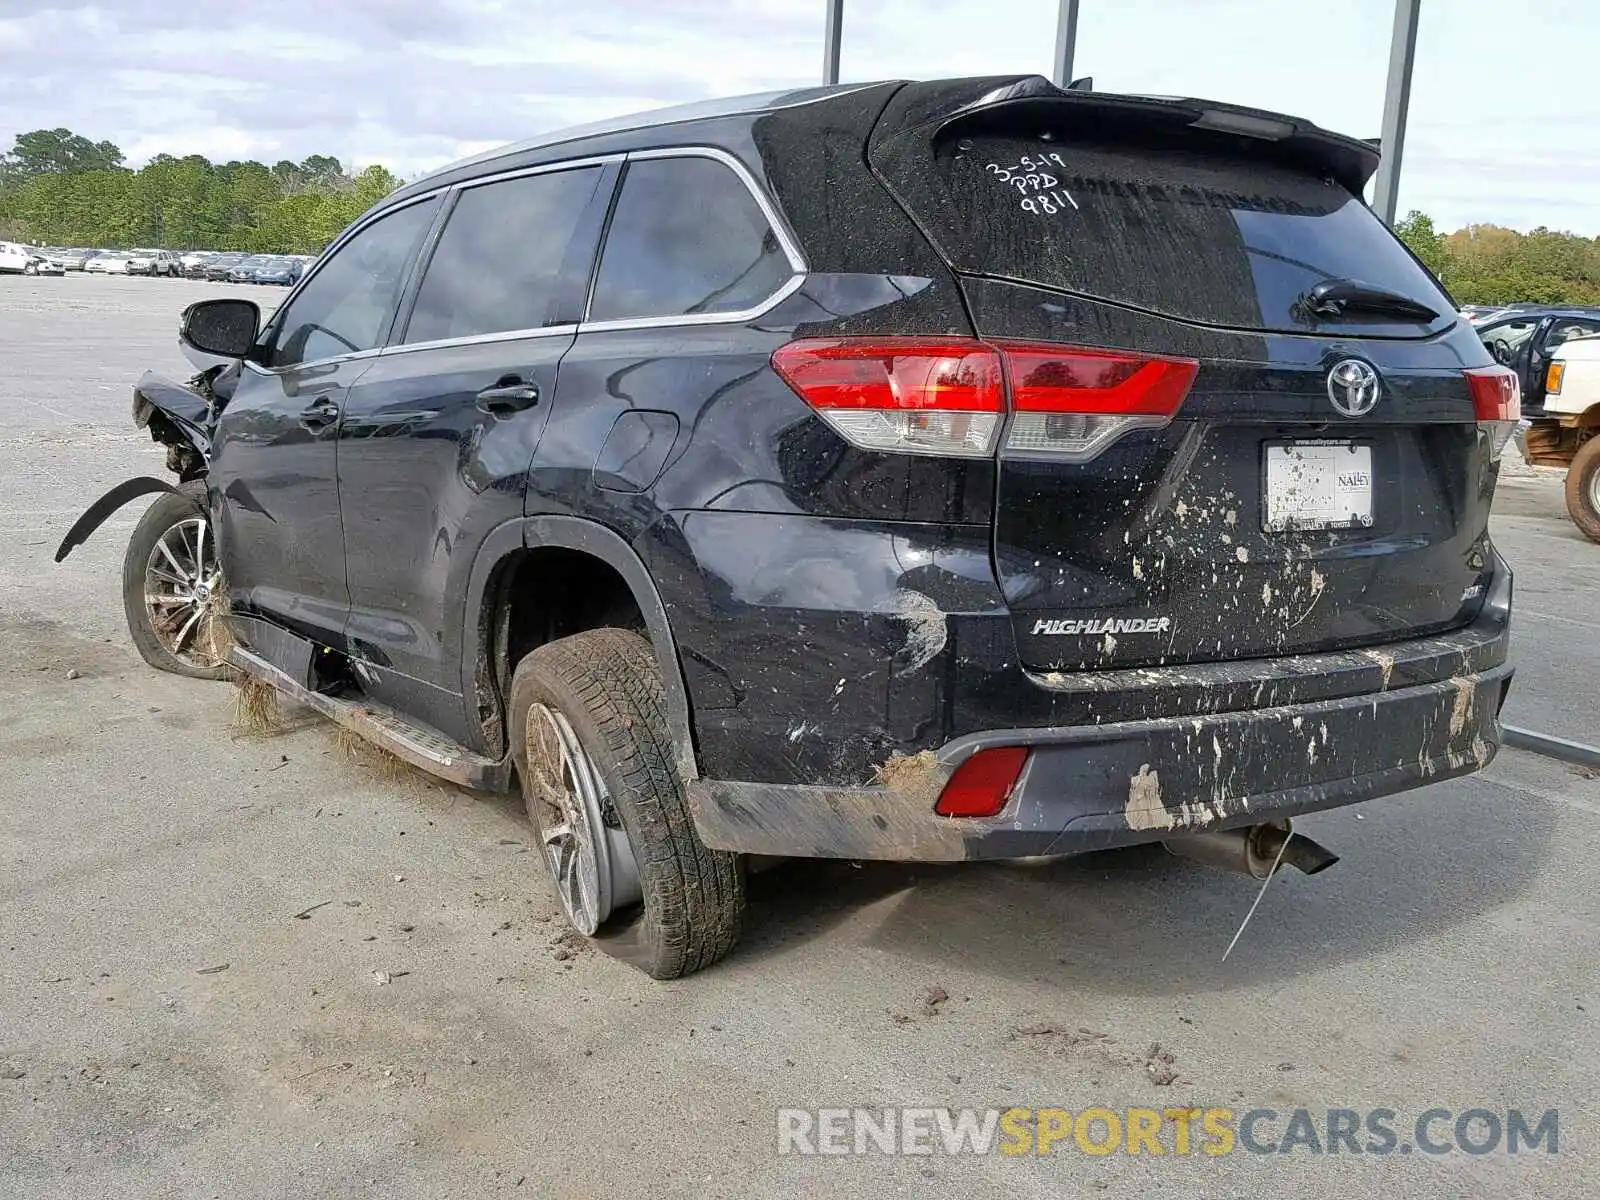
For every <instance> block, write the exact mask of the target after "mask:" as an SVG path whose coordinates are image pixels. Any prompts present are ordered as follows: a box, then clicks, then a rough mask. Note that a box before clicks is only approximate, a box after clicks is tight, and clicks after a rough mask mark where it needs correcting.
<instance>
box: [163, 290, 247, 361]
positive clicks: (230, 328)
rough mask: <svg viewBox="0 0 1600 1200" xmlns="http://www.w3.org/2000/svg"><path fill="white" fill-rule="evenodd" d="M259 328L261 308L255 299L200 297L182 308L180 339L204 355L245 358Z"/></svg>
mask: <svg viewBox="0 0 1600 1200" xmlns="http://www.w3.org/2000/svg"><path fill="white" fill-rule="evenodd" d="M260 328H261V309H260V308H258V307H257V306H256V303H255V301H253V300H233V299H222V300H200V301H196V302H195V303H194V304H191V305H189V307H188V308H186V309H184V310H183V325H182V327H181V328H180V329H179V330H178V338H179V340H180V341H182V342H183V343H184V344H185V345H187V346H190V347H192V348H193V349H195V350H198V351H200V353H202V354H214V355H216V356H217V357H218V358H243V357H244V356H245V355H246V354H249V353H250V347H252V346H254V345H255V344H256V334H257V332H258V331H259V330H260Z"/></svg>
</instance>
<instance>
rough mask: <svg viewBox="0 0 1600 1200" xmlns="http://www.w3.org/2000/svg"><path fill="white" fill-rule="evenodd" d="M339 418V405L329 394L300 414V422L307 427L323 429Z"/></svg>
mask: <svg viewBox="0 0 1600 1200" xmlns="http://www.w3.org/2000/svg"><path fill="white" fill-rule="evenodd" d="M338 419H339V405H338V404H337V403H335V402H334V401H333V400H332V399H330V398H329V397H327V396H324V397H322V398H321V399H319V400H318V401H317V402H316V403H315V404H313V405H312V406H311V407H310V408H307V409H305V410H304V411H302V412H301V414H300V424H302V425H304V426H305V427H306V428H307V429H322V428H323V427H325V426H328V425H332V424H333V423H334V422H335V421H337V420H338Z"/></svg>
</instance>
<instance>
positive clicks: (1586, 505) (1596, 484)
mask: <svg viewBox="0 0 1600 1200" xmlns="http://www.w3.org/2000/svg"><path fill="white" fill-rule="evenodd" d="M1567 512H1568V513H1569V514H1570V515H1571V517H1572V520H1573V523H1574V524H1575V525H1577V527H1578V528H1579V529H1580V530H1582V531H1583V536H1584V537H1586V538H1588V539H1589V540H1590V541H1591V542H1600V433H1596V434H1593V435H1592V436H1591V437H1590V438H1589V440H1588V441H1586V442H1584V444H1583V445H1581V446H1579V447H1578V453H1577V454H1575V455H1574V456H1573V459H1572V465H1571V466H1570V467H1568V468H1567Z"/></svg>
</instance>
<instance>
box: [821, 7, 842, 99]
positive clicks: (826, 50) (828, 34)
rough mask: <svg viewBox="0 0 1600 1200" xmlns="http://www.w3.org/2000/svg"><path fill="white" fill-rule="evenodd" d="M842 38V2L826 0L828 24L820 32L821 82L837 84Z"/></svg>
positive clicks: (830, 84)
mask: <svg viewBox="0 0 1600 1200" xmlns="http://www.w3.org/2000/svg"><path fill="white" fill-rule="evenodd" d="M843 36H844V0H828V23H827V24H826V25H825V26H824V27H823V32H822V82H823V83H825V84H828V85H829V86H832V85H833V84H835V83H838V82H839V44H840V41H841V40H842V38H843Z"/></svg>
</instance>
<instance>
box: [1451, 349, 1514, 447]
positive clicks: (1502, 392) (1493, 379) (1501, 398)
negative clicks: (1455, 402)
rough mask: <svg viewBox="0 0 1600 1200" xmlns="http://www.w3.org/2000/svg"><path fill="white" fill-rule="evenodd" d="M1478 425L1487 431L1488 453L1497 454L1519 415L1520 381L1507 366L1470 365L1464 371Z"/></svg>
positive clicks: (1511, 431) (1512, 431)
mask: <svg viewBox="0 0 1600 1200" xmlns="http://www.w3.org/2000/svg"><path fill="white" fill-rule="evenodd" d="M1465 374H1466V376H1467V387H1468V389H1469V390H1470V391H1471V392H1472V410H1473V412H1474V413H1475V414H1476V415H1477V418H1478V429H1479V431H1480V432H1482V433H1484V434H1486V435H1487V441H1488V443H1489V457H1490V458H1499V457H1500V452H1501V451H1502V450H1504V449H1505V448H1506V443H1507V442H1509V441H1510V440H1511V435H1512V434H1513V433H1515V432H1516V431H1517V422H1518V421H1520V420H1521V419H1522V384H1521V383H1519V382H1518V380H1517V373H1516V372H1515V371H1513V370H1512V369H1511V368H1510V367H1506V366H1500V365H1498V364H1497V365H1495V366H1492V367H1473V368H1471V369H1470V370H1468V371H1467V372H1465Z"/></svg>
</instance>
